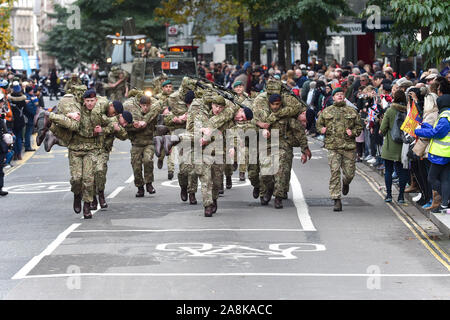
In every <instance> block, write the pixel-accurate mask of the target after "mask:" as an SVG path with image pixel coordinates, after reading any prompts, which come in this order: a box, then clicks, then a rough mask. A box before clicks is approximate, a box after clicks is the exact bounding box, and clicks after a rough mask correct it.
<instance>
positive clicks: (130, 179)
mask: <svg viewBox="0 0 450 320" xmlns="http://www.w3.org/2000/svg"><path fill="white" fill-rule="evenodd" d="M133 181H134V175H131V177H129V178H128V180H127V181H125V183H132V182H133Z"/></svg>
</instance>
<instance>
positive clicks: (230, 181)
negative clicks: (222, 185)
mask: <svg viewBox="0 0 450 320" xmlns="http://www.w3.org/2000/svg"><path fill="white" fill-rule="evenodd" d="M226 183H227V189H231V188H232V187H233V180H232V179H231V176H226Z"/></svg>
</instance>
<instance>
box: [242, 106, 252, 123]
mask: <svg viewBox="0 0 450 320" xmlns="http://www.w3.org/2000/svg"><path fill="white" fill-rule="evenodd" d="M242 109H244V113H245V118H246V119H247V120H252V119H253V111H252V109H250V108H247V107H244V108H242Z"/></svg>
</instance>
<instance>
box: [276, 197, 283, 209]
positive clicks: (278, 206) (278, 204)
mask: <svg viewBox="0 0 450 320" xmlns="http://www.w3.org/2000/svg"><path fill="white" fill-rule="evenodd" d="M282 208H283V198H281V197H275V209H282Z"/></svg>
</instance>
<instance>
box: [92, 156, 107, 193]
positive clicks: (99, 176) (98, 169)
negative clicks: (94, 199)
mask: <svg viewBox="0 0 450 320" xmlns="http://www.w3.org/2000/svg"><path fill="white" fill-rule="evenodd" d="M108 161H109V152H108V151H105V150H101V151H100V153H99V155H98V158H97V162H96V166H95V192H96V194H98V193H99V192H101V191H105V186H106V174H107V172H108Z"/></svg>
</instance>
